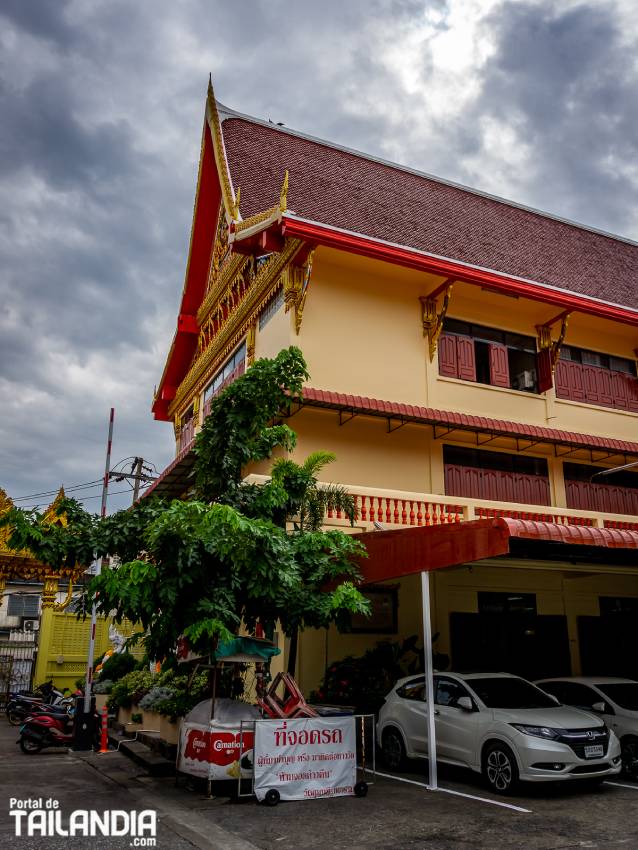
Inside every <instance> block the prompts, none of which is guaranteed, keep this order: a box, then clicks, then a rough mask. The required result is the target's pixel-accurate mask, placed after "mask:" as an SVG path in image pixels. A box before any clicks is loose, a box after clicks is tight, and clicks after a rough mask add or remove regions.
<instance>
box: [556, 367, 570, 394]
mask: <svg viewBox="0 0 638 850" xmlns="http://www.w3.org/2000/svg"><path fill="white" fill-rule="evenodd" d="M571 365H572V364H571V363H568V362H567V360H559V361H558V363H557V364H556V372H555V378H556V397H557V398H570V395H569V387H570V380H569V376H570V366H571Z"/></svg>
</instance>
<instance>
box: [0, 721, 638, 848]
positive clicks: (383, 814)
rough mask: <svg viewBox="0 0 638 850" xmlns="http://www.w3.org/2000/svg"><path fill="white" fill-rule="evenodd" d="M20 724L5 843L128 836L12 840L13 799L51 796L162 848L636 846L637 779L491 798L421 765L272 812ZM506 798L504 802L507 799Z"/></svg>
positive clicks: (85, 842)
mask: <svg viewBox="0 0 638 850" xmlns="http://www.w3.org/2000/svg"><path fill="white" fill-rule="evenodd" d="M16 738H17V730H16V729H15V728H13V727H9V726H8V724H7V723H6V722H5V721H4V720H2V721H0V789H1V793H0V810H1V811H2V817H1V818H0V848H5V847H7V848H8V847H11V848H12V850H13V848H18V850H20V848H25V850H32V848H33V850H46V848H54V850H58V848H62V847H64V848H65V850H69V848H78V850H85V848H89V850H93V848H96V850H107V848H108V850H120V848H124V847H129V846H131V839H130V838H122V839H104V838H95V839H85V838H72V837H69V838H63V837H57V838H40V837H38V838H33V839H24V838H16V837H15V830H14V826H13V823H12V822H10V820H9V818H8V805H9V799H10V797H16V798H27V797H43V798H46V797H49V796H51V797H55V798H56V799H58V800H59V801H60V806H61V809H62V810H63V812H65V813H67V815H68V813H69V812H70V811H72V810H73V809H76V808H95V809H97V810H99V811H102V810H104V809H113V808H118V809H123V810H130V809H135V810H138V811H140V810H142V809H147V808H148V809H153V810H155V811H156V812H157V815H158V819H159V826H158V834H157V844H156V846H157V847H158V848H160V850H187V848H191V847H198V848H211V850H256V848H258V850H300V848H303V850H453V849H454V850H456V848H462V850H494V848H498V850H514V848H516V850H518V848H525V849H526V850H527V848H529V850H571V848H576V847H579V848H583V847H587V848H600V850H633V848H635V847H638V822H637V821H636V818H635V812H636V810H637V807H638V784H635V783H629V782H624V781H623V780H618V782H617V783H614V784H610V783H605V784H604V785H603V786H602V787H601V788H600V789H599V790H596V791H588V790H585V789H584V788H580V787H577V786H575V785H574V786H570V787H567V786H565V785H561V786H558V785H556V786H554V787H551V788H548V787H528V788H526V789H524V790H523V791H522V792H521V793H520V794H519V795H517V796H515V797H509V798H506V799H505V800H504V799H503V798H498V797H495V796H494V795H492V794H490V793H489V792H488V791H486V790H485V788H484V787H483V786H482V784H481V781H480V778H478V777H474V776H473V775H472V774H469V773H466V772H464V771H455V770H450V769H449V768H442V769H440V774H441V776H440V779H441V785H442V786H443V787H444V788H445V789H447V791H441V792H436V793H433V792H429V791H427V790H426V789H425V788H424V787H423V785H422V784H420V783H423V782H424V779H425V766H424V763H417V764H415V765H414V766H413V767H412V769H411V770H410V771H408V772H406V773H404V774H402V775H401V778H402V779H403V780H407V781H398V780H397V779H396V778H378V781H377V784H375V785H374V786H372V787H370V790H369V793H368V796H367V797H366V798H364V799H358V798H354V797H341V798H335V799H322V800H313V801H308V802H299V803H281V804H280V805H278V806H276V807H274V808H268V807H265V806H260V805H257V804H256V803H255V802H254V800H253V799H246V800H241V801H239V802H231V801H229V800H228V799H227V798H222V797H219V798H216V799H213V800H207V799H205V797H204V795H203V793H202V791H201V789H200V790H199V791H196V790H189V789H187V788H186V787H184V785H183V783H182V785H181V787H175V783H174V780H173V779H171V778H154V777H150V776H147V775H145V774H144V773H143V771H142V769H141V768H139V767H138V766H137V765H135V764H133V763H132V762H131V761H129V759H127V758H126V757H125V756H124V755H122V754H120V753H116V752H111V753H107V754H105V755H97V754H93V753H91V754H88V753H87V754H68V753H66V752H63V751H56V750H50V751H44V752H42V753H41V754H39V755H35V756H25V755H23V754H22V753H21V752H20V750H19V748H18V747H17V746H16V744H15V740H16ZM503 804H504V805H503Z"/></svg>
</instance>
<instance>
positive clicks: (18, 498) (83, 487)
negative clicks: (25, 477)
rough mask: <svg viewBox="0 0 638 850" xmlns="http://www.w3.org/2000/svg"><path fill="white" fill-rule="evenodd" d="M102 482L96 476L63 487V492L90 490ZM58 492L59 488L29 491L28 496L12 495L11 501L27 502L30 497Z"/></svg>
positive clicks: (51, 494) (34, 497)
mask: <svg viewBox="0 0 638 850" xmlns="http://www.w3.org/2000/svg"><path fill="white" fill-rule="evenodd" d="M101 483H102V479H101V478H96V480H95V481H87V482H85V483H84V484H72V485H71V486H70V487H65V488H64V492H65V493H72V492H73V491H75V490H90V489H91V488H92V487H97V486H98V485H100V484H101ZM59 492H60V488H59V487H58V489H57V490H45V491H44V492H43V493H31V494H30V495H29V496H14V497H12V499H11V501H12V502H28V501H31V500H32V499H37V498H38V497H39V496H42V497H44V498H46V497H47V496H57V495H58V493H59Z"/></svg>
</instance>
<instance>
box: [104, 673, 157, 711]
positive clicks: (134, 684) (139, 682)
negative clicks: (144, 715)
mask: <svg viewBox="0 0 638 850" xmlns="http://www.w3.org/2000/svg"><path fill="white" fill-rule="evenodd" d="M154 684H155V681H154V679H153V674H152V673H151V672H150V671H149V670H132V671H131V672H130V673H127V674H126V676H122V678H121V679H120V680H119V681H118V682H115V684H114V685H113V689H112V690H111V694H110V697H109V701H108V707H109V708H110V709H111V710H115V709H116V708H120V707H122V708H130V707H131V705H132V704H133V703H138V702H139V701H140V700H141V699H142V697H143V696H145V695H146V694H147V693H148V692H149V691H150V689H151V688H152V687H153V685H154Z"/></svg>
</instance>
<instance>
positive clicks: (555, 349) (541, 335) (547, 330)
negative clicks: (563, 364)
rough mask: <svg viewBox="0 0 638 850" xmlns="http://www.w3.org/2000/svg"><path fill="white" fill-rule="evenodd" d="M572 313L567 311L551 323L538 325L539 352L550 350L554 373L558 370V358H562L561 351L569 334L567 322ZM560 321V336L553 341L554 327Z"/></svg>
mask: <svg viewBox="0 0 638 850" xmlns="http://www.w3.org/2000/svg"><path fill="white" fill-rule="evenodd" d="M569 316H570V313H569V312H567V311H565V312H564V313H561V314H560V315H559V316H557V317H556V318H555V319H552V320H551V321H550V322H547V323H546V324H544V325H536V333H537V334H538V350H539V351H545V350H546V349H549V352H550V362H551V365H552V372H554V370H555V369H556V364H557V363H558V358H559V357H560V349H561V346H562V344H563V342H564V341H565V335H566V334H567V322H568V320H569ZM557 321H560V332H559V334H558V337H557V339H554V340H553V339H552V325H553V324H555V322H557Z"/></svg>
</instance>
